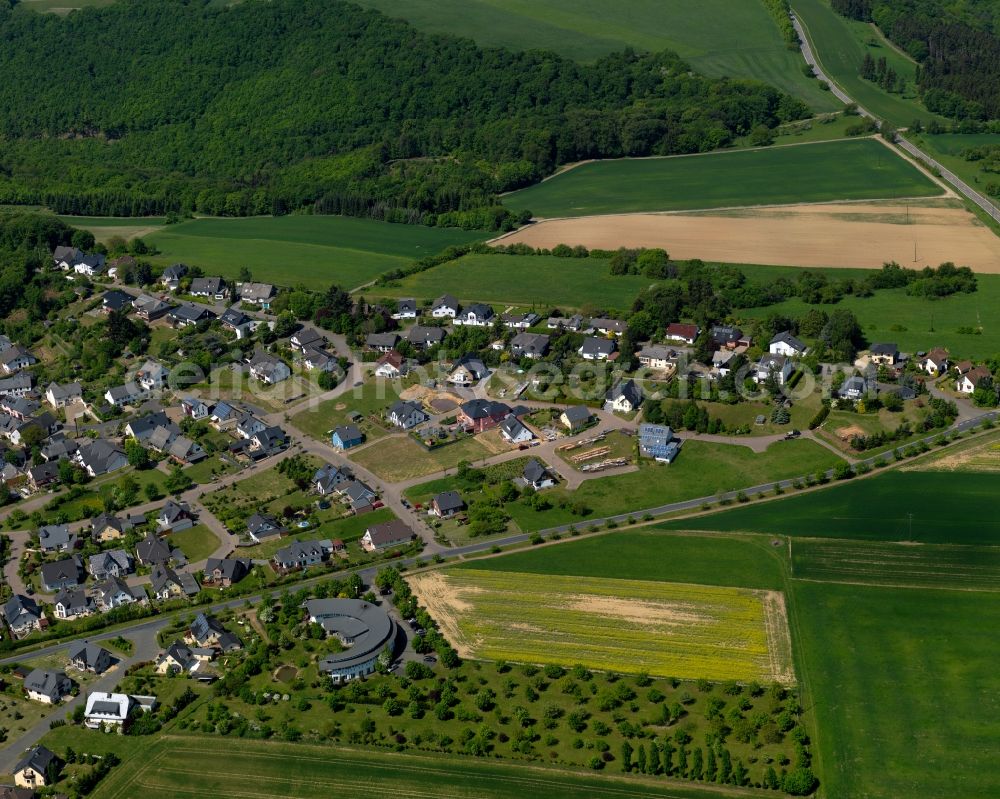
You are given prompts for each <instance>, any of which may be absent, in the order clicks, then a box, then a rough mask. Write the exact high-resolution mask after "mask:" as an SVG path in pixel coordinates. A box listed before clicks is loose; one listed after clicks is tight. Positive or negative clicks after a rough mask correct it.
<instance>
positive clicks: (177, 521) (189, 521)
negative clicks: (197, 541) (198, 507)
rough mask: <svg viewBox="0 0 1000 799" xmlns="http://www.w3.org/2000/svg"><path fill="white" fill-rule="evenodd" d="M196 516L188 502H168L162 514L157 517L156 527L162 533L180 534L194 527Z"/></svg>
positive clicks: (161, 510)
mask: <svg viewBox="0 0 1000 799" xmlns="http://www.w3.org/2000/svg"><path fill="white" fill-rule="evenodd" d="M194 522H195V518H194V514H193V513H192V512H191V508H190V506H188V504H187V503H186V502H174V501H173V500H172V499H168V500H167V504H166V505H164V506H163V507H162V508H161V509H160V512H159V513H158V514H157V515H156V526H157V528H158V529H159V531H160V532H161V533H163V532H172V533H176V532H180V531H181V530H188V529H190V528H191V527H194Z"/></svg>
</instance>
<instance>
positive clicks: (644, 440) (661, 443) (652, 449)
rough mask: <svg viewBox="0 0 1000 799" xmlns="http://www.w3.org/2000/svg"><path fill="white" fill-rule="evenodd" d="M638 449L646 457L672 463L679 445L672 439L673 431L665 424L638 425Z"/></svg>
mask: <svg viewBox="0 0 1000 799" xmlns="http://www.w3.org/2000/svg"><path fill="white" fill-rule="evenodd" d="M639 451H640V452H641V453H642V454H643V455H645V456H646V457H647V458H653V459H654V460H658V461H660V462H661V463H672V462H673V460H674V458H676V457H677V453H678V452H679V451H680V445H679V444H678V443H677V442H676V441H674V431H673V430H671V429H670V427H669V426H667V425H660V424H641V425H639Z"/></svg>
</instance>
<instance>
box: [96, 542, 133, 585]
mask: <svg viewBox="0 0 1000 799" xmlns="http://www.w3.org/2000/svg"><path fill="white" fill-rule="evenodd" d="M87 571H89V572H90V573H91V574H92V575H93V576H94V579H95V580H106V579H107V578H109V577H124V576H125V575H127V574H131V573H132V558H131V557H130V556H129V554H128V553H127V552H126V551H125V550H124V549H108V550H105V551H104V552H98V553H97V554H96V555H91V556H90V557H89V558H88V559H87Z"/></svg>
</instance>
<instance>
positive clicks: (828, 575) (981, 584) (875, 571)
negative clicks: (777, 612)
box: [792, 538, 1000, 591]
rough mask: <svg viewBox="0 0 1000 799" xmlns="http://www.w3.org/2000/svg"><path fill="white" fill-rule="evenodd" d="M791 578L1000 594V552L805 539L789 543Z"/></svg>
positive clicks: (941, 545) (950, 546) (996, 550)
mask: <svg viewBox="0 0 1000 799" xmlns="http://www.w3.org/2000/svg"><path fill="white" fill-rule="evenodd" d="M792 574H793V575H794V576H795V577H798V578H801V579H805V580H820V581H822V582H832V583H858V584H869V585H883V586H898V587H901V588H906V587H910V588H959V589H963V590H982V591H1000V548H998V547H980V546H952V545H948V544H921V545H919V546H914V545H913V544H892V543H875V542H871V541H836V540H830V539H813V538H807V539H804V540H796V541H794V542H793V543H792Z"/></svg>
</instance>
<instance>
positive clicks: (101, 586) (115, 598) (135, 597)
mask: <svg viewBox="0 0 1000 799" xmlns="http://www.w3.org/2000/svg"><path fill="white" fill-rule="evenodd" d="M94 598H95V599H96V600H97V608H98V610H100V611H101V612H102V613H106V612H107V611H109V610H114V609H115V608H120V607H121V606H122V605H131V604H132V603H133V602H139V603H143V602H146V601H148V600H147V598H146V592H145V591H144V590H143V589H142V587H140V586H135V587H134V588H132V587H130V586H129V585H127V584H126V583H125V582H124V581H122V580H121V579H119V578H117V577H109V578H108V579H107V580H104V581H103V582H101V583H98V584H97V585H95V586H94Z"/></svg>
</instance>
